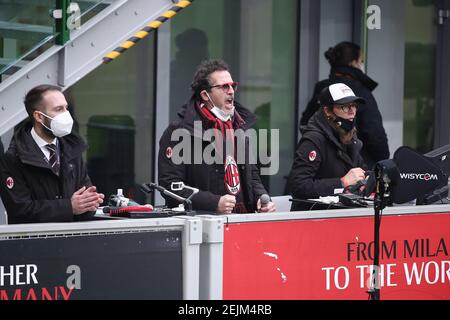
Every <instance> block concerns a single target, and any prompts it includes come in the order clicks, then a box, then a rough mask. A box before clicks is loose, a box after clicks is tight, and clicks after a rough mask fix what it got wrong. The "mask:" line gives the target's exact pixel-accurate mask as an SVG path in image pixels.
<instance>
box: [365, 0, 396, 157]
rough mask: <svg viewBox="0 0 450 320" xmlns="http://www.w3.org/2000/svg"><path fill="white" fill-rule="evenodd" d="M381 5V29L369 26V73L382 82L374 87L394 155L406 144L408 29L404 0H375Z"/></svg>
mask: <svg viewBox="0 0 450 320" xmlns="http://www.w3.org/2000/svg"><path fill="white" fill-rule="evenodd" d="M370 4H371V5H378V6H379V7H380V9H381V30H369V32H368V44H369V45H368V52H367V55H366V68H367V74H368V75H370V76H371V77H372V78H373V79H374V80H375V81H377V82H378V83H379V87H378V88H377V89H376V90H375V91H374V96H375V99H376V100H377V103H378V107H379V108H380V111H381V114H382V116H383V123H384V128H385V129H386V132H387V135H388V139H389V149H390V151H391V157H392V155H393V153H394V152H395V150H397V148H398V147H400V146H402V145H403V97H404V69H405V67H404V66H405V30H404V13H405V5H404V2H403V1H392V0H372V1H370Z"/></svg>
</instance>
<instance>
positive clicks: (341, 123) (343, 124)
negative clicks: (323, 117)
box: [334, 117, 355, 132]
mask: <svg viewBox="0 0 450 320" xmlns="http://www.w3.org/2000/svg"><path fill="white" fill-rule="evenodd" d="M334 123H336V125H337V126H338V127H340V128H342V130H344V131H345V132H350V131H352V130H353V128H354V127H355V121H350V120H347V119H344V118H341V117H336V119H334Z"/></svg>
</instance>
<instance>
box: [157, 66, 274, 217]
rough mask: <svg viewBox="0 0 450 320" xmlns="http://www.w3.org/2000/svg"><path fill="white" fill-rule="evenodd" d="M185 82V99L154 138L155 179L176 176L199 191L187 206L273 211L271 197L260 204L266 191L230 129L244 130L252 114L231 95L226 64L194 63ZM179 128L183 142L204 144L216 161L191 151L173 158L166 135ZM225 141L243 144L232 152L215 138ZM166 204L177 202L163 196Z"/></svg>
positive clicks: (182, 193)
mask: <svg viewBox="0 0 450 320" xmlns="http://www.w3.org/2000/svg"><path fill="white" fill-rule="evenodd" d="M191 87H192V91H193V94H192V97H191V99H190V100H189V102H188V103H187V104H186V105H184V106H183V107H182V108H181V110H180V112H179V114H178V115H179V119H178V120H176V121H174V122H173V123H172V124H170V125H169V127H168V128H167V129H166V131H165V132H164V134H163V136H162V137H161V139H160V141H159V158H158V174H159V184H160V185H161V186H163V187H165V188H166V189H168V190H171V184H172V182H180V181H182V182H184V183H185V184H186V185H188V186H191V187H194V188H198V189H199V190H200V192H199V193H197V194H196V195H194V196H193V197H192V207H193V209H194V210H197V211H208V212H215V213H218V214H231V213H252V212H261V213H267V212H274V211H275V204H274V203H273V202H271V201H269V202H268V203H267V204H265V205H262V202H263V201H262V196H263V195H265V194H267V191H266V189H265V188H264V186H263V184H262V182H261V179H260V176H259V172H258V169H257V167H256V166H255V165H253V164H250V163H249V161H248V158H249V157H248V155H249V152H250V148H249V145H248V143H246V144H244V143H239V141H237V139H238V137H237V136H235V135H234V132H235V130H238V129H241V130H243V131H247V130H249V129H250V128H251V127H252V125H253V124H254V123H255V121H256V117H255V116H254V115H253V114H252V113H251V112H250V111H249V110H248V109H247V108H245V107H243V106H242V105H240V104H239V103H238V102H236V101H235V100H234V94H235V92H236V90H237V83H236V82H234V81H233V78H232V77H231V74H230V72H229V70H228V66H227V64H226V63H225V62H224V61H222V60H207V61H204V62H202V63H201V64H200V66H199V67H198V68H197V71H196V73H195V75H194V81H193V83H192V86H191ZM196 125H198V126H199V127H200V129H202V128H204V129H212V130H213V131H214V137H217V139H214V140H208V139H206V138H202V132H200V133H198V132H196V130H195V126H196ZM180 129H181V130H184V131H187V132H188V134H189V140H190V141H191V143H189V144H188V145H192V146H195V145H198V146H200V148H201V149H200V150H199V151H200V152H202V153H204V151H205V150H208V149H209V150H214V151H215V152H216V153H218V154H219V155H220V157H221V158H222V159H221V160H222V162H220V161H219V162H214V163H213V164H212V165H211V164H208V163H207V162H206V161H205V159H201V160H202V161H201V163H198V164H195V161H193V160H194V159H193V157H194V153H191V157H192V159H189V160H188V161H186V162H184V161H180V163H176V161H174V158H176V154H175V152H174V151H173V150H174V148H175V147H176V145H177V144H178V142H176V141H172V140H171V137H172V134H173V133H174V132H175V131H176V130H178V132H180V131H179V130H180ZM200 131H201V130H200ZM241 139H242V138H241ZM227 141H228V142H232V143H233V144H234V146H239V145H243V146H244V147H243V148H242V149H244V150H240V149H239V148H238V147H235V148H234V149H235V150H234V151H235V152H233V150H231V151H230V150H228V149H227V148H223V145H221V142H223V143H226V142H227ZM241 142H242V141H241ZM211 147H212V148H211ZM230 149H231V148H230ZM223 150H225V152H223ZM194 151H195V150H194ZM226 152H229V153H226ZM239 153H241V154H243V155H245V156H246V157H245V159H243V160H242V163H240V162H239V159H240V157H239V156H237V154H239ZM178 160H180V159H178ZM181 160H182V159H181ZM177 193H178V194H179V195H180V196H182V197H188V196H189V195H190V194H191V192H190V191H188V190H183V191H180V192H177ZM166 204H167V205H168V206H169V207H174V206H176V205H177V203H176V202H175V201H173V200H172V199H170V198H168V197H166Z"/></svg>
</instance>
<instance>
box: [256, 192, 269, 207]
mask: <svg viewBox="0 0 450 320" xmlns="http://www.w3.org/2000/svg"><path fill="white" fill-rule="evenodd" d="M259 201H260V202H261V209H262V208H264V207H266V206H267V205H268V204H269V202H270V197H269V195H268V194H262V195H261V196H260V197H259Z"/></svg>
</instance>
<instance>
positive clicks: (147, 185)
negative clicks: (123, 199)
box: [141, 182, 186, 203]
mask: <svg viewBox="0 0 450 320" xmlns="http://www.w3.org/2000/svg"><path fill="white" fill-rule="evenodd" d="M152 189H156V190H158V191H159V192H160V193H161V194H164V195H166V196H169V197H171V198H172V199H175V200H177V201H178V202H181V203H184V202H185V201H186V199H185V198H183V197H180V196H179V195H177V194H175V193H173V192H170V191H169V190H167V189H166V188H164V187H161V186H160V185H158V184H156V183H154V182H151V183H143V184H141V190H142V191H144V192H145V193H150V192H152Z"/></svg>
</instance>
